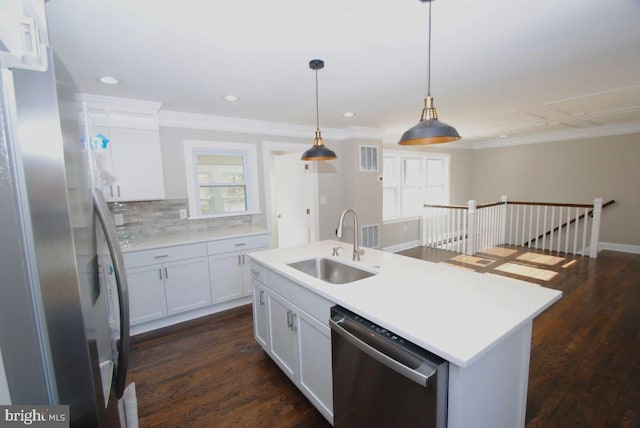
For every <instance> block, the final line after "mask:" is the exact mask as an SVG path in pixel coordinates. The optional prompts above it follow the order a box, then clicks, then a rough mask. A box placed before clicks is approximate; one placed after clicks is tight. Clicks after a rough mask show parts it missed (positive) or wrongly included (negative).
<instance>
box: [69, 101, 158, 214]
mask: <svg viewBox="0 0 640 428" xmlns="http://www.w3.org/2000/svg"><path fill="white" fill-rule="evenodd" d="M81 99H82V100H83V101H84V103H85V105H86V113H87V116H88V121H89V127H88V132H89V133H90V136H91V138H90V141H91V145H92V151H93V153H94V158H95V169H96V170H97V173H98V174H97V177H96V179H97V181H98V183H96V184H97V185H98V187H101V188H102V189H103V192H104V195H105V198H106V200H107V201H109V202H114V201H148V200H157V199H164V197H165V192H164V173H163V167H162V154H161V148H160V134H159V131H158V129H159V127H158V109H159V108H160V104H159V103H152V102H147V101H137V100H126V99H118V98H109V97H100V96H93V95H82V96H81Z"/></svg>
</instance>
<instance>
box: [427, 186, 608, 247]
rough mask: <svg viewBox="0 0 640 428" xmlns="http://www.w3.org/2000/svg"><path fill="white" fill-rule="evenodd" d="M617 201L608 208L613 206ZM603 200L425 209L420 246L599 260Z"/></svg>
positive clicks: (504, 199) (504, 201)
mask: <svg viewBox="0 0 640 428" xmlns="http://www.w3.org/2000/svg"><path fill="white" fill-rule="evenodd" d="M614 202H615V201H610V202H608V203H607V205H608V204H611V203H614ZM602 207H603V205H602V199H601V198H596V199H594V201H593V204H592V205H591V204H571V203H547V202H518V201H509V200H508V198H507V197H506V196H502V197H501V198H500V202H494V203H489V204H483V205H477V204H476V201H475V200H470V201H469V202H468V204H467V205H430V204H425V211H424V218H423V221H424V223H423V239H422V241H423V245H424V246H427V247H432V248H439V249H445V250H450V251H456V252H459V253H464V254H475V253H477V252H480V251H482V250H484V249H487V248H492V247H495V246H499V245H505V244H508V245H517V246H525V247H529V248H535V249H538V250H544V251H551V252H563V253H567V254H578V255H587V253H588V255H589V257H594V258H595V257H597V255H598V239H599V231H600V217H601V213H602Z"/></svg>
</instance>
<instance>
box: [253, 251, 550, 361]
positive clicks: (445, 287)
mask: <svg viewBox="0 0 640 428" xmlns="http://www.w3.org/2000/svg"><path fill="white" fill-rule="evenodd" d="M337 246H340V247H344V249H343V250H341V251H340V256H337V257H336V256H332V255H331V253H332V250H331V249H332V248H333V247H337ZM352 248H353V247H352V245H351V244H348V243H345V242H338V241H332V240H329V241H321V242H316V243H312V244H309V245H304V246H297V247H290V248H278V249H272V250H266V251H259V252H254V253H251V254H249V257H250V258H251V259H253V260H254V261H256V262H258V263H260V264H262V265H264V266H265V267H267V268H270V269H272V270H274V271H275V272H278V273H280V274H282V275H283V276H285V277H286V278H288V279H290V280H292V281H294V282H296V283H298V284H300V285H302V286H304V287H306V288H308V289H310V290H312V291H314V292H315V293H317V294H319V295H321V296H323V297H325V298H327V299H329V300H331V301H332V302H335V303H337V304H339V305H341V306H343V307H345V308H347V309H349V310H351V311H353V312H355V313H357V314H359V315H361V316H363V317H365V318H367V319H369V320H370V321H372V322H374V323H376V324H379V325H380V326H382V327H384V328H386V329H387V330H389V331H392V332H394V333H396V334H398V335H400V336H402V337H404V338H406V339H408V340H410V341H411V342H414V343H415V344H417V345H418V346H421V347H423V348H424V349H427V350H429V351H431V352H433V353H435V354H437V355H439V356H441V357H443V358H445V359H446V360H448V361H450V362H451V363H453V364H455V365H457V366H460V367H467V366H469V365H470V364H472V363H473V362H474V361H475V360H476V359H477V358H479V357H480V356H481V355H482V354H483V353H484V352H486V351H487V350H489V349H490V348H491V347H492V346H493V345H495V344H497V343H498V342H500V341H501V340H502V339H503V338H506V337H507V336H508V335H509V334H510V333H511V332H513V331H515V330H516V329H518V328H519V327H521V326H522V325H524V324H525V323H528V322H530V321H531V320H532V319H533V318H534V317H536V316H537V315H538V314H540V313H541V312H543V311H544V310H545V309H546V308H548V307H549V306H551V305H552V304H553V303H554V302H555V301H557V300H558V299H560V297H561V296H562V293H561V292H560V291H557V290H552V289H549V288H545V287H541V286H539V285H536V284H531V283H528V282H524V281H519V280H515V279H511V278H506V277H502V276H497V275H493V274H483V273H477V272H471V271H467V270H464V269H459V268H456V267H452V266H447V265H442V264H438V263H432V262H427V261H423V260H418V259H414V258H410V257H405V256H400V255H397V254H393V253H388V252H383V251H377V250H372V249H365V251H366V253H365V254H364V256H362V258H361V261H358V262H353V261H351V252H352ZM312 257H327V258H331V259H335V260H339V261H340V262H343V263H346V264H349V265H353V266H356V267H359V268H361V269H364V270H368V271H370V272H375V273H376V275H374V276H372V277H369V278H365V279H362V280H359V281H355V282H352V283H349V284H342V285H338V284H330V283H328V282H325V281H322V280H320V279H317V278H314V277H312V276H310V275H307V274H304V273H302V272H300V271H298V270H296V269H294V268H292V267H289V266H287V264H288V263H291V262H295V261H300V260H305V259H308V258H312ZM267 285H268V284H267Z"/></svg>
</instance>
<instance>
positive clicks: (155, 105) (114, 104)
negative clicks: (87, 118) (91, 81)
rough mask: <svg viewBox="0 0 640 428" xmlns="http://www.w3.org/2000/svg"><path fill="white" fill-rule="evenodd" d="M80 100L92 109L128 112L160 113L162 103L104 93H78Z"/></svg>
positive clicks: (77, 96)
mask: <svg viewBox="0 0 640 428" xmlns="http://www.w3.org/2000/svg"><path fill="white" fill-rule="evenodd" d="M76 98H77V99H78V100H79V101H84V102H86V103H87V106H88V107H90V108H92V109H102V110H107V111H119V112H127V113H141V114H152V115H156V114H158V110H160V106H161V105H162V104H161V103H159V102H156V101H146V100H136V99H133V98H119V97H107V96H104V95H93V94H77V95H76Z"/></svg>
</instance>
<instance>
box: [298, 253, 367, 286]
mask: <svg viewBox="0 0 640 428" xmlns="http://www.w3.org/2000/svg"><path fill="white" fill-rule="evenodd" d="M287 266H291V267H292V268H294V269H297V270H299V271H300V272H303V273H306V274H307V275H311V276H313V277H316V278H318V279H321V280H323V281H326V282H329V283H331V284H348V283H350V282H354V281H358V280H359V279H364V278H369V277H370V276H373V275H375V273H371V272H367V271H366V270H362V269H358V268H356V267H353V266H349V265H345V264H343V263H340V262H337V261H335V260H332V259H327V258H324V257H316V258H313V259H308V260H302V261H299V262H295V263H289V264H288V265H287Z"/></svg>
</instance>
